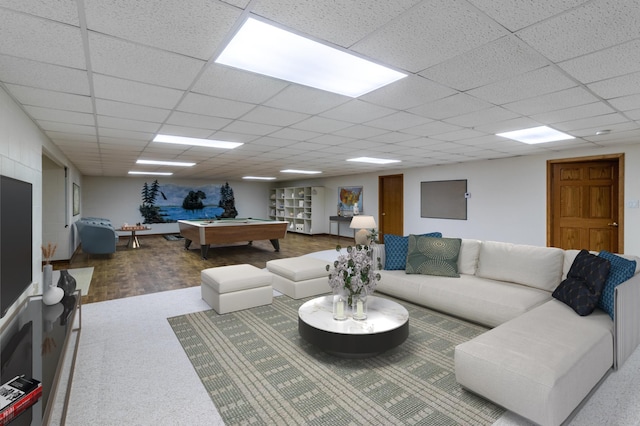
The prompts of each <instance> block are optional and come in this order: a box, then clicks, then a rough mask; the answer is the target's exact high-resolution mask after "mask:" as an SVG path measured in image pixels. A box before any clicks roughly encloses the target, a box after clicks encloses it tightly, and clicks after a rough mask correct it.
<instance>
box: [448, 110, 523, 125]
mask: <svg viewBox="0 0 640 426" xmlns="http://www.w3.org/2000/svg"><path fill="white" fill-rule="evenodd" d="M516 117H518V114H515V113H513V112H511V111H508V110H506V109H504V108H501V107H492V108H487V109H482V110H479V111H474V112H470V113H468V114H462V115H459V116H457V117H451V118H447V119H445V120H443V121H446V122H447V123H452V124H456V125H458V126H464V127H476V126H480V125H483V124H487V123H493V122H496V121H504V120H509V119H511V118H516Z"/></svg>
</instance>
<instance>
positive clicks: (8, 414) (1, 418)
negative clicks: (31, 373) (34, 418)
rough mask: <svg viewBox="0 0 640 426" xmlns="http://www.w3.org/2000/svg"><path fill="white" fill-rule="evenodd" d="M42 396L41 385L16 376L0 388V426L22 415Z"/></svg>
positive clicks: (32, 380)
mask: <svg viewBox="0 0 640 426" xmlns="http://www.w3.org/2000/svg"><path fill="white" fill-rule="evenodd" d="M41 396H42V383H40V382H39V381H38V380H34V379H29V378H26V377H24V376H16V377H14V378H13V379H11V380H9V381H8V382H7V383H5V384H3V385H2V386H1V387H0V426H4V425H6V424H8V423H9V422H11V420H13V419H15V418H16V417H18V416H19V415H20V414H22V413H23V412H24V411H25V410H26V409H27V408H29V407H31V406H32V405H33V404H35V403H36V402H38V399H40V397H41Z"/></svg>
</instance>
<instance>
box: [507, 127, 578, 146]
mask: <svg viewBox="0 0 640 426" xmlns="http://www.w3.org/2000/svg"><path fill="white" fill-rule="evenodd" d="M496 136H502V137H503V138H508V139H513V140H516V141H518V142H522V143H527V144H537V143H545V142H554V141H562V140H566V139H575V138H574V137H573V136H571V135H568V134H566V133H562V132H559V131H557V130H555V129H552V128H551V127H547V126H540V127H532V128H530V129H522V130H515V131H513V132H505V133H496Z"/></svg>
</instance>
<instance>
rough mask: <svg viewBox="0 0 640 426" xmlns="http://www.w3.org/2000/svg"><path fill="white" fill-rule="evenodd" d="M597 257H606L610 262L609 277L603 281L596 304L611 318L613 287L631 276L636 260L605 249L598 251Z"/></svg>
mask: <svg viewBox="0 0 640 426" xmlns="http://www.w3.org/2000/svg"><path fill="white" fill-rule="evenodd" d="M598 256H599V257H602V258H604V259H607V260H608V261H609V262H611V269H610V271H609V277H608V278H607V281H606V282H605V285H604V289H603V290H602V296H601V297H600V301H599V302H598V306H599V307H600V308H602V310H604V311H605V312H606V313H608V314H609V316H610V317H611V319H614V318H613V311H614V309H613V293H614V291H615V288H616V287H617V286H618V285H620V284H622V283H623V282H625V281H627V280H628V279H629V278H631V277H633V275H634V274H635V272H636V265H637V262H636V261H635V260H628V259H625V258H623V257H621V256H616V255H615V254H613V253H609V252H608V251H606V250H603V251H601V252H600V253H598Z"/></svg>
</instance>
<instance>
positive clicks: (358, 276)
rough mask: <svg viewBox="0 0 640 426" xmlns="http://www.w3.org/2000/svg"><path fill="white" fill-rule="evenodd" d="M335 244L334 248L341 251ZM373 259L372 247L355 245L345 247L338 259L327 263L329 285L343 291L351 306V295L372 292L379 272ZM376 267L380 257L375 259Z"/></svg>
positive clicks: (337, 290)
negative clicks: (330, 263) (345, 250)
mask: <svg viewBox="0 0 640 426" xmlns="http://www.w3.org/2000/svg"><path fill="white" fill-rule="evenodd" d="M341 249H342V248H341V247H340V246H337V247H336V250H337V251H338V252H340V251H341ZM373 262H374V260H373V247H372V246H362V245H356V246H355V247H351V246H349V247H347V253H346V254H340V255H339V256H338V259H337V260H336V261H335V262H333V269H331V265H327V271H329V272H330V273H329V286H330V287H331V289H332V290H333V291H334V293H335V292H342V291H344V292H345V293H346V295H347V296H348V304H349V306H351V304H352V300H353V296H356V295H364V296H367V295H370V294H372V293H373V292H374V291H375V289H376V286H377V285H378V281H380V274H379V273H377V272H376V268H375V267H374V263H373ZM377 262H378V269H379V268H381V265H380V258H378V259H377Z"/></svg>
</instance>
